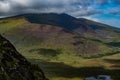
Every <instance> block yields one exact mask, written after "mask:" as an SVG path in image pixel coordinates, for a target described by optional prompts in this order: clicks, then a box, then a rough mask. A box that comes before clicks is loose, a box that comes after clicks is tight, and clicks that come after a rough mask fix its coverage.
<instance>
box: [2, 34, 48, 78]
mask: <svg viewBox="0 0 120 80" xmlns="http://www.w3.org/2000/svg"><path fill="white" fill-rule="evenodd" d="M0 80H47V79H46V78H45V76H44V73H43V72H42V70H41V69H40V68H39V67H38V66H36V65H32V64H31V63H30V62H28V61H27V60H26V59H25V58H24V57H23V56H22V55H21V54H19V53H18V52H17V51H16V49H15V47H14V46H13V45H12V44H11V43H10V42H9V41H8V40H6V39H5V38H3V37H2V36H1V35H0Z"/></svg>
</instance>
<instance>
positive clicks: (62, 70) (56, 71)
mask: <svg viewBox="0 0 120 80" xmlns="http://www.w3.org/2000/svg"><path fill="white" fill-rule="evenodd" d="M30 61H31V62H32V63H36V64H39V66H40V67H41V68H42V70H43V71H44V72H45V74H46V75H47V76H48V77H65V78H74V77H83V78H85V77H89V76H97V75H110V76H111V77H112V79H114V80H118V79H120V76H119V75H120V70H106V69H104V68H102V67H83V68H81V67H80V68H76V67H71V66H69V65H66V64H64V63H56V62H46V61H41V60H30Z"/></svg>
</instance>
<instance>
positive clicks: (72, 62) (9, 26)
mask: <svg viewBox="0 0 120 80" xmlns="http://www.w3.org/2000/svg"><path fill="white" fill-rule="evenodd" d="M16 22H19V23H16ZM21 25H22V26H21ZM38 26H39V25H37V24H30V23H28V22H27V21H26V20H25V19H23V18H17V19H16V18H14V19H13V18H9V19H3V20H0V33H2V34H3V35H4V36H6V37H7V38H9V39H10V40H11V41H12V42H13V43H14V45H15V46H16V47H17V49H18V50H19V52H21V53H23V55H24V56H25V57H27V58H28V59H30V61H31V62H33V63H37V64H39V65H41V66H42V68H43V70H45V72H46V74H47V75H48V77H49V78H51V80H67V79H68V80H72V79H73V80H80V78H81V79H82V77H84V76H80V75H78V74H80V73H79V72H78V74H76V75H77V76H76V75H74V74H73V73H74V72H73V73H70V75H71V76H72V75H73V77H72V78H71V77H70V76H68V75H69V74H67V73H66V72H67V71H66V70H65V69H67V70H71V71H72V70H74V69H75V68H82V67H86V68H87V67H104V68H107V69H113V68H114V67H111V65H114V63H110V62H109V61H105V60H106V59H108V60H110V59H112V60H113V61H114V60H119V58H120V55H119V54H115V55H112V56H109V57H102V58H95V59H83V58H81V57H79V56H76V54H73V53H74V50H72V49H73V48H74V46H71V45H70V43H71V42H73V39H72V38H71V36H73V35H69V34H66V33H65V34H61V35H60V37H61V38H62V36H63V35H64V37H65V35H66V37H67V38H66V39H64V38H62V41H61V40H59V38H57V39H54V37H53V39H49V38H47V39H46V38H45V40H46V41H45V42H42V41H44V40H40V38H36V37H35V38H34V36H32V37H30V36H29V37H27V35H29V34H27V35H24V32H20V31H21V30H22V29H23V30H24V29H29V27H30V28H32V30H33V31H34V30H37V29H38ZM21 27H22V28H21ZM25 27H28V28H25ZM33 27H34V28H33ZM35 28H36V29H35ZM48 28H49V27H48ZM15 33H17V34H15ZM68 35H69V37H68ZM12 36H13V37H12ZM51 36H55V34H51ZM24 38H25V39H26V40H24ZM50 38H51V37H50ZM19 41H21V42H22V43H21V42H19ZM56 41H58V42H56ZM31 42H32V43H31ZM53 42H54V43H53ZM84 42H85V43H86V44H88V45H89V43H95V44H97V45H99V48H101V50H103V52H105V53H106V52H108V51H110V50H112V48H108V46H106V45H105V44H103V43H100V42H97V41H95V42H94V41H92V40H89V39H88V40H86V39H85V40H84ZM26 43H27V44H28V43H29V45H26ZM58 43H59V44H58ZM36 44H39V45H36ZM56 44H57V45H56ZM61 44H62V45H61ZM63 44H64V45H63ZM31 46H32V48H31ZM60 46H61V47H60ZM93 46H94V45H93ZM78 47H79V46H78ZM39 48H47V49H54V50H56V49H59V48H62V53H63V54H59V55H57V56H56V57H51V56H47V57H46V56H44V55H40V54H38V53H37V52H36V53H35V52H33V53H30V52H29V50H31V49H39ZM115 49H116V48H115ZM88 56H89V55H88ZM66 57H67V58H66ZM41 59H42V60H44V61H45V63H43V62H44V61H43V62H41ZM48 61H49V62H48ZM60 63H64V64H65V65H63V64H60ZM116 64H118V63H116ZM116 64H115V65H116ZM62 65H63V66H62ZM66 65H67V66H66ZM60 66H61V67H62V68H61V67H60ZM115 68H117V67H115ZM75 70H76V69H75ZM93 70H94V69H93ZM60 71H61V72H60ZM78 71H79V70H78ZM64 73H66V74H64ZM75 73H77V72H75ZM57 74H58V76H56V75H57ZM118 74H119V73H118ZM63 75H65V76H63ZM66 76H67V77H66ZM113 76H114V75H113ZM53 78H54V79H53ZM116 80H117V79H116Z"/></svg>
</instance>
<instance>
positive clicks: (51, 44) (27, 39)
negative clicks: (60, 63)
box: [0, 13, 120, 59]
mask: <svg viewBox="0 0 120 80" xmlns="http://www.w3.org/2000/svg"><path fill="white" fill-rule="evenodd" d="M0 33H1V34H3V36H4V37H6V38H7V39H9V40H10V41H11V42H12V43H13V44H14V45H15V46H16V48H17V50H18V51H20V52H21V53H23V55H24V56H26V57H28V58H32V57H33V56H37V57H39V58H41V56H42V57H44V59H45V58H46V56H47V57H49V58H50V59H51V57H56V56H57V57H59V58H61V57H60V56H61V55H66V54H69V55H74V56H76V55H77V56H82V57H85V58H86V57H87V58H88V57H90V58H91V57H103V56H106V55H113V54H118V53H119V52H120V51H119V48H120V46H119V45H120V29H119V28H115V27H112V26H109V25H105V24H101V23H98V22H94V21H90V20H87V19H83V18H80V19H78V18H74V17H72V16H70V15H67V14H56V13H41V14H23V15H18V16H14V17H9V18H4V19H0ZM35 58H36V57H35ZM59 58H58V59H59Z"/></svg>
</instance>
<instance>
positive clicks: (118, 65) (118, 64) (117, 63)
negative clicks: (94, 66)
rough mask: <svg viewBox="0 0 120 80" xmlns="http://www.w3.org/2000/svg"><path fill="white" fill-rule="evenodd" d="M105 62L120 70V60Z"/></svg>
mask: <svg viewBox="0 0 120 80" xmlns="http://www.w3.org/2000/svg"><path fill="white" fill-rule="evenodd" d="M104 61H105V62H107V63H111V64H113V65H112V66H111V67H112V68H116V69H120V59H104Z"/></svg>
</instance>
